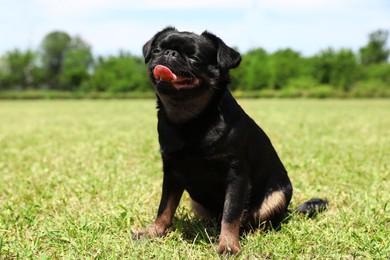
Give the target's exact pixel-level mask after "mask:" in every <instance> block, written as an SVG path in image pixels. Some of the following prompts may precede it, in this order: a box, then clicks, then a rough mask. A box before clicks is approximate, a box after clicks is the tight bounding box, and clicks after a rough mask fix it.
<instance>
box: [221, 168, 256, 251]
mask: <svg viewBox="0 0 390 260" xmlns="http://www.w3.org/2000/svg"><path fill="white" fill-rule="evenodd" d="M248 185H249V177H248V176H247V174H246V172H245V171H243V169H240V170H239V169H232V168H231V169H230V171H229V175H228V181H227V186H226V195H225V202H224V206H223V215H222V223H221V233H220V235H219V244H218V252H219V253H220V254H223V253H229V254H238V253H239V252H240V244H239V233H240V226H241V217H242V214H243V209H244V205H245V201H246V197H247V194H248Z"/></svg>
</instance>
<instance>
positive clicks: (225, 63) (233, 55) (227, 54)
mask: <svg viewBox="0 0 390 260" xmlns="http://www.w3.org/2000/svg"><path fill="white" fill-rule="evenodd" d="M202 36H203V37H205V38H207V39H208V40H210V41H211V42H212V43H213V44H214V46H215V47H216V48H217V61H218V65H219V67H220V68H221V69H222V70H229V69H233V68H236V67H238V65H240V62H241V55H240V54H239V53H238V52H237V51H235V50H234V49H232V48H230V47H229V46H227V45H226V44H225V43H224V42H223V41H222V40H221V39H220V38H219V37H217V36H215V35H214V34H212V33H209V32H207V31H204V32H203V33H202Z"/></svg>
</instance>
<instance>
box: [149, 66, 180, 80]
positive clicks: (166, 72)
mask: <svg viewBox="0 0 390 260" xmlns="http://www.w3.org/2000/svg"><path fill="white" fill-rule="evenodd" d="M153 74H154V77H155V78H156V79H159V80H163V81H168V82H172V81H174V80H176V78H177V77H176V75H175V74H173V73H172V71H171V70H170V69H169V68H167V67H165V66H163V65H157V66H156V67H155V68H154V70H153Z"/></svg>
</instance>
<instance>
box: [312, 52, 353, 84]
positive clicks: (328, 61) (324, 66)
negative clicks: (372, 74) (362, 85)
mask: <svg viewBox="0 0 390 260" xmlns="http://www.w3.org/2000/svg"><path fill="white" fill-rule="evenodd" d="M313 63H314V64H313V67H314V70H313V73H314V75H313V76H314V78H316V79H317V80H318V81H319V83H321V84H330V85H332V86H334V87H338V88H342V89H344V90H348V89H349V88H350V87H351V85H352V83H354V82H355V81H356V80H357V77H358V72H359V68H358V64H357V58H356V56H355V54H354V53H353V52H352V51H351V50H348V49H341V50H339V51H335V50H334V49H332V48H328V49H326V50H323V51H321V52H320V53H319V54H317V55H315V57H314V60H313Z"/></svg>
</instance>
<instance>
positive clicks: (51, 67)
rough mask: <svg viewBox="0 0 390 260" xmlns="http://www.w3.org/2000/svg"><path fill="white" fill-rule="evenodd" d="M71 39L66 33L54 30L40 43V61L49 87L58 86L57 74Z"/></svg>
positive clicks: (59, 71)
mask: <svg viewBox="0 0 390 260" xmlns="http://www.w3.org/2000/svg"><path fill="white" fill-rule="evenodd" d="M71 40H72V39H71V37H70V36H69V35H68V34H67V33H65V32H61V31H55V32H51V33H49V34H48V35H46V36H45V38H44V39H43V41H42V43H41V52H42V62H43V66H44V68H45V70H46V77H47V83H48V84H49V87H50V88H59V87H60V82H59V75H60V73H61V70H62V67H63V61H64V57H65V52H66V51H67V50H68V48H69V46H70V43H71Z"/></svg>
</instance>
